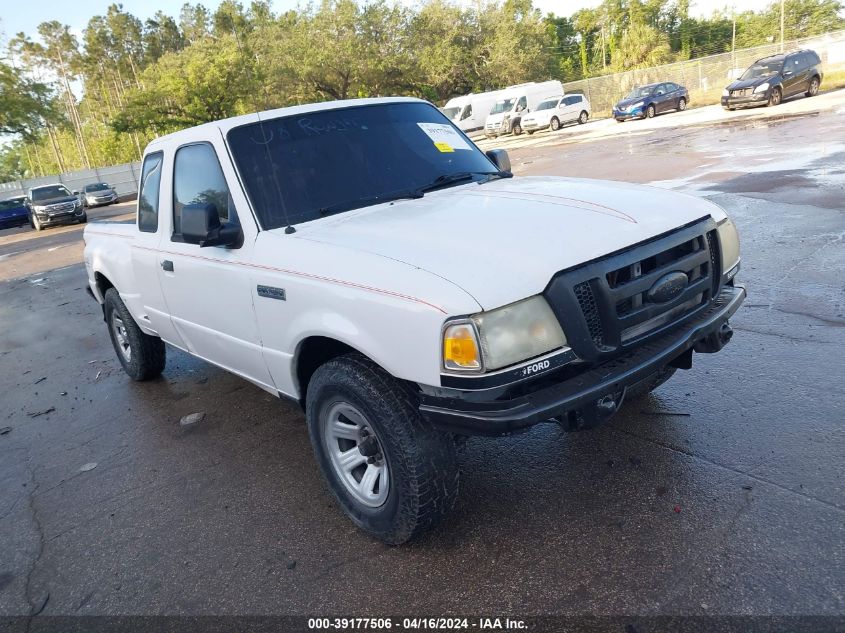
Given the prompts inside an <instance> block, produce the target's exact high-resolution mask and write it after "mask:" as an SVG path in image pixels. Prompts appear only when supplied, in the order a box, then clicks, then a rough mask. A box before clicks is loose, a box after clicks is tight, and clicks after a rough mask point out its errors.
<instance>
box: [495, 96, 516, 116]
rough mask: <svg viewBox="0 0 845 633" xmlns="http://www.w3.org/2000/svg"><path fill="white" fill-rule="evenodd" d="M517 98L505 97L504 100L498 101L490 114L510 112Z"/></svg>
mask: <svg viewBox="0 0 845 633" xmlns="http://www.w3.org/2000/svg"><path fill="white" fill-rule="evenodd" d="M514 101H516V99H505V100H504V101H497V102H496V105H494V106H493V109H492V110H490V114H501V113H502V112H510V111H511V109H513V103H514Z"/></svg>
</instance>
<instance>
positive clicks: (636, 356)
mask: <svg viewBox="0 0 845 633" xmlns="http://www.w3.org/2000/svg"><path fill="white" fill-rule="evenodd" d="M744 299H745V288H743V287H742V286H736V287H734V286H725V287H724V288H723V289H722V291H721V292H720V293H719V295H718V296H717V297H716V299H715V301H713V302H712V304H711V305H710V307H709V308H708V309H706V310H705V311H704V312H702V313H700V314H698V315H697V316H696V317H695V318H693V319H692V320H690V321H687V322H684V323H682V324H680V325H679V326H678V327H677V328H674V329H673V330H671V331H670V332H668V333H666V334H663V335H661V336H658V337H656V338H654V339H651V340H649V341H647V342H645V343H644V344H643V345H641V346H639V347H637V348H636V349H634V350H631V351H630V352H628V353H625V354H623V355H622V356H619V357H616V358H614V359H612V360H610V361H607V362H605V363H602V364H599V365H596V366H594V367H592V368H590V369H587V370H585V371H584V372H582V373H580V374H577V375H575V376H574V377H571V378H569V379H564V380H562V381H561V382H558V383H556V384H553V385H551V386H548V387H544V388H541V389H539V390H537V391H534V392H530V393H527V394H525V395H520V396H516V397H513V398H508V399H493V400H489V401H484V400H481V401H479V400H478V399H476V398H473V399H472V400H470V399H465V398H461V397H441V396H433V395H429V394H421V395H420V412H421V414H422V415H423V417H424V418H425V419H426V420H428V421H429V422H430V423H431V424H432V425H434V426H435V427H437V428H439V429H441V430H444V431H449V432H452V433H461V434H465V435H505V434H508V433H512V432H514V431H518V430H520V429H524V428H526V427H529V426H532V425H534V424H537V423H540V422H545V421H547V420H550V419H551V418H556V417H559V416H564V415H566V414H567V413H569V412H572V411H578V410H579V409H581V408H583V407H585V406H590V405H592V404H594V403H596V402H597V401H598V400H600V399H601V398H603V397H605V396H607V395H608V394H615V393H619V392H621V391H624V390H625V389H627V388H628V387H632V386H634V385H636V384H637V383H639V382H641V381H643V380H644V379H646V378H648V377H649V376H651V375H652V374H654V373H655V372H657V371H659V370H660V369H663V368H664V367H666V366H667V365H669V364H670V363H672V361H674V360H675V359H677V358H678V357H680V356H681V355H683V354H684V353H686V352H690V351H691V350H692V349H693V348H694V347H695V346H696V344H698V343H702V342H704V341H705V339H708V340H709V339H710V338H712V337H714V336H717V335H718V333H719V332H720V330H721V329H722V327H723V326H724V325H725V324H726V323H727V322H728V319H729V318H730V317H731V316H732V315H733V314H734V313H735V312H736V311H737V309H738V308H739V306H740V304H741V303H742V302H743V300H744Z"/></svg>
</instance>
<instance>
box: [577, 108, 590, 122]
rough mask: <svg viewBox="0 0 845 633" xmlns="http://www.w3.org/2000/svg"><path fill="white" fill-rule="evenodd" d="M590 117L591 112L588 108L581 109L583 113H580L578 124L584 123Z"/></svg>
mask: <svg viewBox="0 0 845 633" xmlns="http://www.w3.org/2000/svg"><path fill="white" fill-rule="evenodd" d="M589 119H590V113H589V112H587V111H586V110H581V114H579V115H578V124H579V125H584V124H585V123H586V122H587V121H588V120H589Z"/></svg>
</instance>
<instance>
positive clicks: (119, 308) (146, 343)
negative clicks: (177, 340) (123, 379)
mask: <svg viewBox="0 0 845 633" xmlns="http://www.w3.org/2000/svg"><path fill="white" fill-rule="evenodd" d="M105 299H106V301H105V306H104V309H105V315H106V324H107V325H108V328H109V336H110V337H111V342H112V345H113V346H114V351H115V354H117V359H118V360H119V361H120V364H121V365H123V369H124V371H125V372H126V373H127V374H128V375H129V377H130V378H131V379H132V380H138V381H142V380H151V379H152V378H157V377H158V376H159V375H160V374H161V372H162V371H164V365H165V362H166V351H165V347H164V342H163V341H162V340H161V339H160V338H158V337H157V336H150V335H149V334H144V332H142V331H141V328H139V327H138V324H137V323H135V319H133V318H132V315H131V314H130V313H129V310H128V309H127V308H126V306H125V305H124V304H123V301H122V300H121V298H120V295H119V294H118V292H117V290H115V289H114V288H109V289H108V290H106V296H105ZM115 319H119V321H120V322H121V325H122V327H123V333H122V334H121V336H123V337H124V342H125V343H126V345H128V348H129V350H130V354H129V357H128V358H127V355H126V354H125V352H124V348H123V346H122V345H121V343H119V342H118V338H117V333H116V332H115V326H116V321H115Z"/></svg>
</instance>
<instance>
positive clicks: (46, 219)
mask: <svg viewBox="0 0 845 633" xmlns="http://www.w3.org/2000/svg"><path fill="white" fill-rule="evenodd" d="M84 215H85V209H84V208H83V207H76V209H72V210H70V211H63V212H60V213H52V214H51V213H36V217H38V221H39V222H40V223H41V226H53V225H56V224H67V223H68V222H78V221H79V220H81V219H82V217H83V216H84Z"/></svg>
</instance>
